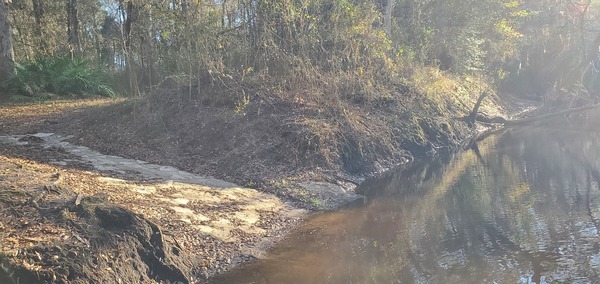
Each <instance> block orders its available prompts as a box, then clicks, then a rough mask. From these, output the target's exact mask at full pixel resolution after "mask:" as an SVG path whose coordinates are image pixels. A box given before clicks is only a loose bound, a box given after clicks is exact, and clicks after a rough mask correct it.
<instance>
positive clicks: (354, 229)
mask: <svg viewBox="0 0 600 284" xmlns="http://www.w3.org/2000/svg"><path fill="white" fill-rule="evenodd" d="M590 121H592V122H593V121H600V118H598V119H590V118H584V117H578V118H576V119H570V120H561V121H554V122H552V123H548V124H546V125H542V126H537V127H528V128H520V129H510V130H508V131H506V132H505V133H503V134H498V135H494V136H492V137H488V138H486V139H485V140H483V141H479V142H478V143H477V144H476V146H474V147H472V149H471V150H469V151H465V152H462V153H459V154H455V155H453V156H451V157H446V158H439V159H435V160H432V161H427V162H426V163H421V164H413V165H411V166H410V167H408V168H406V169H403V170H400V171H396V172H390V173H388V174H387V175H385V176H384V177H381V178H379V179H376V180H371V181H369V182H366V183H365V184H364V185H363V186H362V188H361V190H363V191H364V193H365V194H366V195H367V197H368V200H369V202H368V203H367V204H366V205H364V206H362V207H355V208H348V209H346V210H343V211H341V212H335V213H328V214H322V215H318V216H315V217H313V218H312V219H311V220H309V221H308V222H307V223H306V225H305V226H304V227H303V228H301V229H299V230H298V231H297V232H296V233H294V234H293V235H292V236H290V237H289V238H288V239H287V240H285V241H283V242H282V243H281V244H280V245H278V246H277V247H276V248H275V249H274V250H273V251H272V252H271V253H270V254H269V255H267V256H265V258H264V259H262V260H260V261H258V262H256V263H253V264H250V265H248V266H246V267H243V268H241V269H237V270H234V271H232V272H230V273H228V274H226V275H223V276H221V277H219V278H216V279H214V280H213V281H214V282H215V283H534V282H535V283H551V282H568V283H600V244H599V242H598V241H599V234H598V228H600V190H599V184H600V172H599V169H600V129H599V128H598V126H596V125H594V124H593V123H590Z"/></svg>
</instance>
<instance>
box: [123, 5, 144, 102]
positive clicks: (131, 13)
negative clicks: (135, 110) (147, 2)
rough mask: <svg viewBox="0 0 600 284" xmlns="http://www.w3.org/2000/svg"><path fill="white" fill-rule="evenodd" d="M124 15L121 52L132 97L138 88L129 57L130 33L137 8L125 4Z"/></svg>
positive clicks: (135, 74) (133, 66)
mask: <svg viewBox="0 0 600 284" xmlns="http://www.w3.org/2000/svg"><path fill="white" fill-rule="evenodd" d="M125 14H126V17H127V18H126V19H125V22H124V23H123V41H124V47H123V51H124V53H125V61H126V62H125V64H126V65H127V75H128V77H129V91H130V93H131V94H132V95H133V96H139V95H140V87H139V81H138V76H137V70H136V68H135V63H134V60H133V56H132V55H131V31H132V27H133V23H134V22H135V20H136V19H137V16H138V10H137V7H136V6H135V5H134V4H133V1H129V2H127V8H126V11H125Z"/></svg>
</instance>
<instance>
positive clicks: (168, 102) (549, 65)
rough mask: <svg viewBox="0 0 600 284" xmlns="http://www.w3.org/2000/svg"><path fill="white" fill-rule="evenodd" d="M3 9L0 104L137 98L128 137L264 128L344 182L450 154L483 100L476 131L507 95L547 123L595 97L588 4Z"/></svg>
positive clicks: (264, 2)
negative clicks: (340, 173) (248, 123)
mask: <svg viewBox="0 0 600 284" xmlns="http://www.w3.org/2000/svg"><path fill="white" fill-rule="evenodd" d="M4 4H5V5H3V6H2V8H3V9H2V11H1V14H0V30H1V33H2V37H1V38H0V40H1V42H2V44H1V46H0V47H1V50H0V52H1V54H2V57H1V58H0V59H2V62H0V65H1V66H2V69H1V70H2V75H1V78H2V79H1V82H2V84H1V86H0V87H1V88H2V89H3V90H4V91H3V92H2V93H1V95H0V97H1V98H2V100H4V101H8V102H28V101H29V102H30V101H44V100H48V99H51V100H52V99H60V98H80V97H94V96H107V97H117V96H120V97H128V98H135V100H134V104H135V106H134V109H135V111H134V112H135V113H136V114H134V115H133V117H134V118H136V121H137V123H136V126H135V128H137V129H138V131H137V132H138V134H139V132H140V131H139V129H140V128H143V129H144V131H142V132H145V133H147V132H152V131H148V128H152V127H155V126H153V125H156V124H162V125H163V128H164V129H177V130H176V132H177V131H179V132H181V133H177V134H175V135H174V136H175V138H172V139H171V138H168V139H167V140H169V139H170V140H173V139H175V140H177V139H179V140H181V139H183V140H186V139H187V140H186V141H188V142H189V141H190V140H193V139H188V138H181V137H182V136H186V137H189V136H191V135H188V133H190V131H192V132H193V130H190V129H189V128H190V127H191V124H193V122H191V121H192V120H194V119H198V118H197V117H187V116H184V114H183V113H185V112H184V111H182V110H181V107H182V106H185V107H191V106H192V105H193V106H197V107H199V108H205V107H209V109H208V110H207V111H208V112H210V111H215V109H221V110H226V111H232V112H233V113H235V114H236V115H238V116H240V117H245V116H246V115H247V114H251V115H250V116H248V117H252V115H255V116H256V117H260V116H261V113H263V114H264V113H265V111H266V113H273V112H276V113H278V114H281V115H282V117H280V118H281V119H278V121H277V122H276V124H277V125H275V126H273V128H277V131H276V132H277V134H276V135H277V136H286V137H284V138H285V139H287V140H289V141H291V142H290V143H291V144H293V145H292V146H291V148H293V149H292V150H293V152H294V153H295V157H296V158H295V160H297V161H298V160H302V159H304V160H310V161H314V160H318V161H319V164H323V165H326V166H327V167H331V166H339V165H341V167H342V168H343V169H344V170H346V171H348V172H351V173H361V172H366V171H370V170H373V169H375V168H377V167H376V165H375V163H374V161H385V160H393V161H399V160H402V159H403V157H405V156H407V155H413V154H415V153H424V152H435V149H437V148H439V147H446V146H449V145H450V146H451V145H456V144H458V143H459V142H460V140H461V139H463V138H464V137H465V136H466V134H465V133H466V132H467V130H465V129H464V127H463V126H461V125H459V124H457V123H456V122H455V121H454V120H452V119H451V118H456V117H462V116H470V115H469V111H470V110H471V109H472V108H473V104H474V103H475V101H476V100H477V98H479V97H480V95H481V94H484V93H485V94H486V96H487V94H492V96H489V97H488V98H486V99H485V100H483V105H482V109H481V111H482V112H483V113H485V116H486V118H484V120H486V121H490V120H494V117H496V116H499V115H500V114H501V113H503V112H505V110H506V108H504V107H502V101H503V97H505V96H503V95H507V94H508V95H509V96H517V97H520V98H526V99H530V100H534V101H539V102H544V105H546V106H552V107H554V108H556V107H558V108H561V107H562V108H565V107H572V106H581V105H589V104H592V103H594V102H595V101H596V100H597V96H598V94H597V93H596V90H597V86H596V85H597V84H598V83H597V77H598V68H599V66H600V65H599V64H600V59H599V57H598V48H599V46H600V27H599V24H598V21H597V20H598V16H599V12H600V2H599V1H592V0H585V1H575V0H544V1H534V0H514V1H507V0H485V1H475V0H468V1H442V0H390V1H379V0H377V1H355V0H339V1H338V0H336V1H324V0H306V1H299V0H297V1H294V0H281V1H272V0H236V1H234V0H222V1H190V0H171V1H159V0H130V1H109V0H100V1H92V0H69V1H41V0H14V1H10V0H4ZM482 98H483V97H482ZM142 102H143V103H142ZM189 102H193V103H189ZM174 104H177V107H173V105H174ZM142 105H143V106H142ZM477 109H478V108H477ZM190 112H192V111H191V110H190ZM195 112H198V110H196V111H195ZM207 116H208V117H207V118H208V119H210V118H215V117H218V115H217V114H215V115H207ZM471 116H472V115H471ZM139 117H144V119H141V122H140V121H139V119H137V118H139ZM207 118H202V119H207ZM474 118H475V117H474V116H473V119H474ZM248 119H250V118H248ZM97 120H100V121H104V120H105V119H104V118H102V117H97ZM219 120H221V121H223V120H226V119H219ZM234 120H235V119H234ZM238 120H239V119H238ZM271 121H272V120H271ZM181 123H184V124H185V123H187V124H186V125H187V126H186V125H179V124H181ZM232 123H234V124H243V123H242V122H240V121H237V122H232ZM274 123H275V122H274ZM140 125H145V126H144V127H142V126H140ZM164 129H163V130H164ZM184 129H185V130H184ZM155 130H156V129H155ZM163 130H160V129H159V130H156V131H155V132H157V133H162V132H164V131H163ZM161 131H162V132H161ZM163 134H164V135H163V136H169V133H166V134H165V133H163ZM269 135H270V134H269ZM155 136H156V135H155ZM172 136H173V135H172ZM233 136H235V135H233ZM259 140H260V139H259ZM171 142H172V141H171ZM161 143H164V141H162V142H161ZM171 144H173V143H171ZM184 144H185V143H184ZM180 147H182V146H180ZM188 148H189V147H188ZM405 150H406V151H405ZM190 151H192V152H193V149H178V150H177V151H176V152H178V153H179V154H181V152H186V153H187V152H190ZM407 152H408V154H407ZM313 154H314V155H313ZM357 161H358V162H357ZM301 163H302V162H301ZM384 164H385V163H384ZM388 164H389V165H391V164H393V163H388Z"/></svg>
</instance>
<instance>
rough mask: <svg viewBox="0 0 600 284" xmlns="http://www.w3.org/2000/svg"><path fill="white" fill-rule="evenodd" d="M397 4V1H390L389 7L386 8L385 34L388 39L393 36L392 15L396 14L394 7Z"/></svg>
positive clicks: (384, 19)
mask: <svg viewBox="0 0 600 284" xmlns="http://www.w3.org/2000/svg"><path fill="white" fill-rule="evenodd" d="M395 4H396V0H388V3H387V5H386V6H385V16H384V18H383V27H384V29H385V33H386V34H387V35H388V37H391V35H392V15H393V13H394V5H395Z"/></svg>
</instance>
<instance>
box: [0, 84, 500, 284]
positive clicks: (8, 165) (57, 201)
mask: <svg viewBox="0 0 600 284" xmlns="http://www.w3.org/2000/svg"><path fill="white" fill-rule="evenodd" d="M450 99H452V98H450ZM378 104H379V105H378V107H371V108H363V107H358V106H355V107H353V106H352V105H346V106H343V107H340V108H339V109H336V111H340V110H341V111H343V112H344V114H342V115H340V114H336V115H334V116H331V115H325V114H323V113H324V112H326V111H328V110H327V109H326V108H320V107H317V106H315V105H310V102H292V101H289V100H263V99H261V98H260V97H253V99H252V100H251V101H250V102H249V103H248V104H247V105H244V106H243V109H242V108H239V107H236V108H232V107H231V105H225V106H224V105H219V104H218V103H216V102H211V101H208V102H207V101H206V100H205V99H204V98H202V97H186V96H185V95H173V96H171V97H169V96H166V95H163V96H161V97H159V98H150V99H142V100H88V101H72V102H50V103H45V104H37V105H28V106H9V107H2V108H0V135H6V134H10V135H14V134H28V133H39V132H46V133H48V132H51V133H59V134H61V135H63V136H69V135H72V136H71V138H70V139H69V140H68V141H69V142H70V143H72V144H76V145H84V146H88V147H89V148H91V149H94V150H97V151H99V152H102V153H104V154H110V155H117V156H122V157H126V158H132V159H137V160H143V161H146V162H150V163H154V164H159V165H166V166H173V167H176V168H178V169H180V170H184V171H187V172H191V173H195V174H201V175H203V176H207V177H216V178H220V179H223V180H226V181H228V182H232V183H236V184H240V185H242V186H243V187H247V188H228V189H215V188H210V187H206V186H201V185H192V184H180V183H176V182H172V181H149V180H144V179H143V178H140V177H139V176H137V175H135V174H133V173H114V172H102V171H99V170H98V169H97V168H95V167H94V166H93V165H90V164H89V163H81V162H78V159H76V158H74V157H72V156H71V155H72V154H71V153H68V152H66V151H64V149H61V148H60V147H58V148H53V147H49V148H44V147H40V143H41V141H37V140H36V138H35V136H25V137H23V138H22V139H24V140H23V142H27V145H20V146H15V145H10V146H7V145H2V144H0V171H1V173H0V174H1V176H0V195H2V196H1V198H0V203H3V206H2V207H0V208H1V209H0V229H1V230H0V240H1V241H0V248H1V251H0V254H1V255H2V258H1V259H0V264H1V265H0V268H1V269H0V280H1V281H0V282H3V283H4V282H7V283H10V282H9V279H10V281H13V282H15V281H17V282H18V281H21V283H23V281H24V280H27V281H25V282H40V281H56V282H63V283H121V282H123V283H138V282H160V281H166V280H169V281H182V282H194V281H201V280H202V279H207V278H208V277H210V276H211V275H214V274H216V273H220V272H222V271H224V270H226V269H228V268H230V267H232V266H234V265H236V264H239V263H241V262H243V261H247V260H251V259H253V258H254V257H257V256H258V255H260V253H261V252H262V251H263V250H264V249H265V248H268V247H269V243H270V242H272V241H275V240H277V239H278V237H279V236H281V235H282V234H283V233H285V232H286V231H287V230H289V229H290V228H292V227H293V226H294V224H296V223H297V222H298V220H299V216H302V213H301V211H298V210H297V209H295V208H299V207H300V208H307V209H310V210H330V209H334V208H337V207H339V206H340V205H342V204H344V203H347V202H349V201H351V200H354V199H356V198H355V196H356V195H354V193H353V192H352V190H351V189H352V188H353V187H354V186H355V184H356V183H358V182H359V181H360V180H362V178H364V177H366V176H368V175H370V174H372V173H375V172H379V171H383V170H385V169H387V168H390V167H394V166H396V165H398V164H401V163H404V162H406V161H408V160H411V159H412V158H413V156H416V155H427V154H432V153H435V152H437V151H442V150H444V149H450V148H452V147H454V146H456V145H458V144H459V143H461V142H462V141H463V140H464V139H465V138H467V137H469V135H472V134H473V133H475V132H476V130H475V129H472V128H469V127H468V126H467V124H466V123H464V122H463V121H461V120H460V119H458V118H459V117H460V116H463V115H465V114H467V113H468V111H469V108H468V107H466V106H465V105H464V102H463V105H462V106H458V105H456V104H451V103H448V104H447V105H445V106H444V107H443V108H440V107H439V105H438V104H439V102H433V101H428V100H421V101H413V102H411V103H410V104H405V103H402V102H401V101H399V100H386V101H381V102H378ZM415 106H418V107H417V108H418V109H409V108H410V107H415ZM482 110H483V111H484V112H486V111H487V113H488V114H489V115H491V116H497V115H498V114H502V110H501V109H494V108H493V107H490V106H489V104H488V105H486V106H483V107H482ZM332 117H334V118H335V117H338V118H339V117H343V118H344V119H343V121H337V122H336V121H335V119H334V120H333V121H334V122H332ZM57 161H59V162H60V161H69V162H67V163H62V162H61V163H58V164H57V163H56V162H57ZM53 163H54V164H53ZM308 181H310V182H308ZM250 188H256V189H259V190H255V189H250ZM275 195H276V196H278V198H277V197H275ZM282 200H284V201H291V202H292V204H293V206H290V204H288V203H286V202H283V201H282ZM15 277H18V278H19V279H21V280H15V279H16V278H15ZM30 280H31V281H30Z"/></svg>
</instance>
